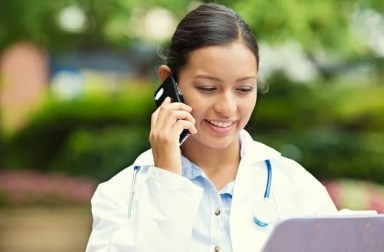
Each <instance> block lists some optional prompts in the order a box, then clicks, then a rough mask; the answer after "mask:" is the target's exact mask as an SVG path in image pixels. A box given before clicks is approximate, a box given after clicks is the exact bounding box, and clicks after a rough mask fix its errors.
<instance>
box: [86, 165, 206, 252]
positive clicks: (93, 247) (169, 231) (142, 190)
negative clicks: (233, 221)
mask: <svg viewBox="0 0 384 252" xmlns="http://www.w3.org/2000/svg"><path fill="white" fill-rule="evenodd" d="M131 178H132V172H131V169H130V172H125V173H124V174H118V175H117V176H115V178H113V179H112V180H110V181H108V182H106V183H103V184H100V185H99V187H98V188H97V190H96V192H95V195H94V196H93V198H92V214H93V227H92V233H91V236H90V238H89V241H88V245H87V249H86V251H87V252H91V251H130V252H144V251H145V252H151V251H165V252H166V251H188V248H189V242H190V239H191V234H192V228H193V225H194V223H195V219H196V215H197V211H198V207H199V204H200V200H201V198H202V188H200V187H198V186H197V185H195V184H193V183H192V182H191V181H190V180H188V179H186V178H184V177H182V176H180V175H177V174H174V173H171V172H168V171H165V170H163V169H160V168H156V167H150V168H149V169H148V171H147V172H146V173H145V174H140V173H139V174H138V175H137V181H136V185H135V189H136V190H135V195H134V198H133V205H132V214H131V217H130V218H128V200H129V199H128V198H129V194H130V185H131Z"/></svg>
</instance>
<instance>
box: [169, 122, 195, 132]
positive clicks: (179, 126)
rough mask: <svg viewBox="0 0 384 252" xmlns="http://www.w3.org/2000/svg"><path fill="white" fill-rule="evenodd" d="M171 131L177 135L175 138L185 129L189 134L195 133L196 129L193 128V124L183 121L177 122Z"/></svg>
mask: <svg viewBox="0 0 384 252" xmlns="http://www.w3.org/2000/svg"><path fill="white" fill-rule="evenodd" d="M171 129H172V131H174V132H175V133H177V136H180V134H181V132H183V130H185V129H186V130H188V131H189V133H191V134H196V133H197V129H196V127H195V124H193V123H192V122H190V121H185V120H178V121H177V122H176V123H175V125H174V126H173V127H172V128H171Z"/></svg>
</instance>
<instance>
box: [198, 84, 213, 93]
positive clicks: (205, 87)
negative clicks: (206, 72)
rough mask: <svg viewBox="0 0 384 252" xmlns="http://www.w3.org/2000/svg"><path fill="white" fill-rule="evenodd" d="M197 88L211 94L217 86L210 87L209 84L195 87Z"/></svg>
mask: <svg viewBox="0 0 384 252" xmlns="http://www.w3.org/2000/svg"><path fill="white" fill-rule="evenodd" d="M197 89H199V90H200V91H201V92H203V93H205V94H211V93H213V92H215V91H216V90H217V88H215V87H211V86H202V87H197Z"/></svg>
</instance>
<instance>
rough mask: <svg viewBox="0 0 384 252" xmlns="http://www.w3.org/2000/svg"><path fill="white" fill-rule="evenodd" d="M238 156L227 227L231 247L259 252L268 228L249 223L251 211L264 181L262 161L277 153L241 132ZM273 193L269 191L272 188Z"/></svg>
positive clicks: (261, 195)
mask: <svg viewBox="0 0 384 252" xmlns="http://www.w3.org/2000/svg"><path fill="white" fill-rule="evenodd" d="M240 137H241V144H242V157H241V162H240V166H239V169H238V172H237V176H236V181H235V188H234V191H233V198H232V206H231V216H230V228H231V239H232V246H233V250H234V251H235V252H237V251H259V250H260V249H261V247H260V244H262V242H263V241H264V240H265V239H266V237H267V236H268V234H269V232H270V230H271V227H267V228H260V227H259V226H257V225H256V224H255V223H254V222H253V214H252V209H253V208H254V207H255V204H257V202H261V201H262V200H263V198H264V191H265V185H266V181H267V169H266V166H265V162H264V161H265V160H266V159H272V158H274V157H276V156H280V153H279V152H277V151H275V150H273V149H272V148H270V147H267V146H265V145H263V144H261V143H258V142H254V141H253V140H252V138H251V136H250V135H249V134H248V133H247V132H245V131H243V132H241V135H240ZM272 190H273V189H272Z"/></svg>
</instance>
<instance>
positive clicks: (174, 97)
mask: <svg viewBox="0 0 384 252" xmlns="http://www.w3.org/2000/svg"><path fill="white" fill-rule="evenodd" d="M167 97H170V98H171V102H182V103H184V99H183V96H182V95H181V93H180V90H179V88H178V86H177V83H176V81H175V79H174V78H173V77H172V76H169V77H168V78H167V79H165V81H164V82H163V83H162V84H161V85H160V87H159V88H158V89H157V90H156V91H155V94H154V101H155V103H156V106H157V107H160V105H161V104H162V103H163V102H164V100H165V98H167ZM189 135H190V133H189V131H188V130H186V129H185V130H183V132H182V133H181V135H180V137H179V143H180V145H181V144H182V143H183V142H184V141H185V140H186V139H187V137H188V136H189Z"/></svg>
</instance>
